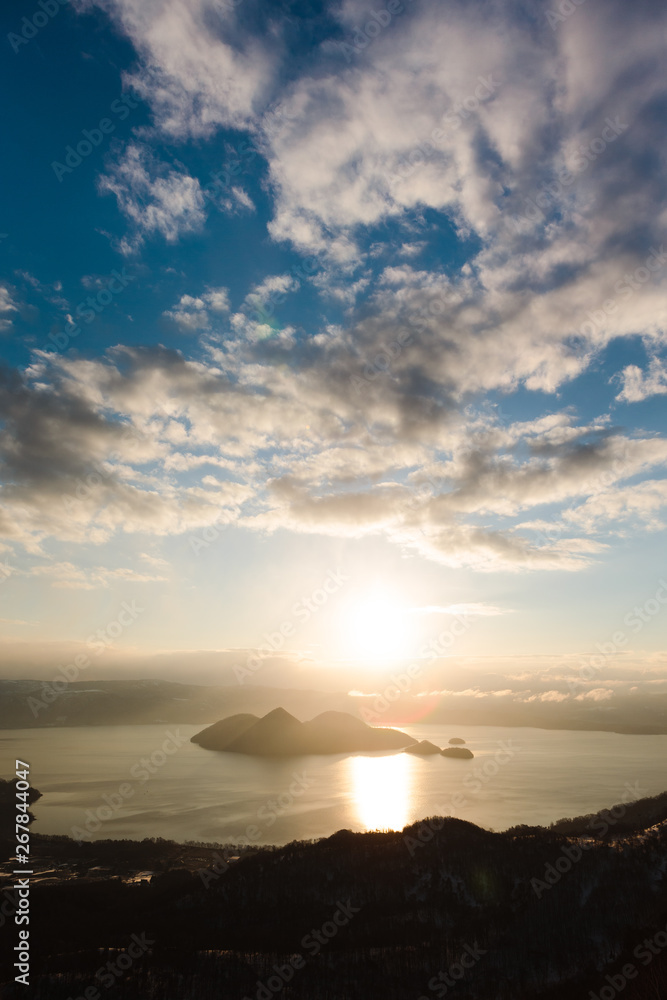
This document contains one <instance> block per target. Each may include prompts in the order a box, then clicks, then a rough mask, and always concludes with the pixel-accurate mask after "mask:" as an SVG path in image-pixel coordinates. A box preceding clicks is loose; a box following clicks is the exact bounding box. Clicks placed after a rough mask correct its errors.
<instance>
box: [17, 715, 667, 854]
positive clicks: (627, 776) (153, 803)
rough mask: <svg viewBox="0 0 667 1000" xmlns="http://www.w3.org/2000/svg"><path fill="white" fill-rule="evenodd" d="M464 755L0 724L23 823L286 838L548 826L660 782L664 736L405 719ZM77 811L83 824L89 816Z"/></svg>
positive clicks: (93, 830) (417, 732)
mask: <svg viewBox="0 0 667 1000" xmlns="http://www.w3.org/2000/svg"><path fill="white" fill-rule="evenodd" d="M402 728H403V730H404V731H405V732H409V733H410V735H411V736H413V737H415V738H416V739H429V740H432V741H433V742H434V743H436V744H438V745H439V746H446V745H447V742H448V740H449V739H450V737H452V736H459V737H463V738H464V739H465V740H466V743H467V746H468V747H469V748H470V749H471V750H472V751H473V753H474V754H475V758H474V760H456V759H447V758H444V757H441V756H439V755H438V756H433V757H417V756H413V755H411V754H407V753H371V754H357V755H354V756H342V755H340V756H339V755H337V756H330V757H328V756H325V757H319V756H308V757H298V758H289V759H275V758H274V759H266V758H258V757H246V756H243V755H241V754H230V753H216V752H213V751H210V750H203V749H202V748H201V747H199V746H197V745H196V744H194V743H190V742H189V739H190V737H191V736H192V735H193V734H194V733H196V732H197V731H198V730H199V729H201V726H194V725H182V726H168V725H150V726H99V727H90V728H70V729H66V728H64V729H21V730H2V731H0V764H1V767H2V770H1V774H2V776H3V777H10V776H11V775H12V774H13V772H14V761H15V758H16V757H19V758H20V759H21V760H23V761H27V762H28V763H29V764H30V775H31V784H32V785H33V786H34V787H35V788H37V789H39V791H41V792H42V793H43V797H42V798H41V799H40V800H39V801H38V802H37V803H36V804H35V806H33V811H34V813H35V815H36V816H37V820H36V822H35V823H34V824H33V825H32V827H31V830H32V831H34V832H36V833H60V834H68V835H70V836H72V835H74V836H77V837H80V833H77V832H76V831H75V832H74V834H73V830H72V828H73V827H74V828H78V830H79V831H86V832H88V833H89V834H90V837H91V838H92V839H99V838H131V839H137V840H139V839H142V838H144V837H164V838H167V839H171V840H176V841H180V842H184V841H187V840H194V841H211V842H217V843H257V844H267V843H268V844H284V843H287V842H288V841H290V840H294V839H302V840H307V839H310V838H317V837H326V836H329V835H330V834H332V833H334V832H335V831H336V830H340V829H342V828H347V829H351V830H374V829H401V828H402V827H403V826H404V825H405V824H407V823H411V822H412V821H414V820H417V819H422V818H423V817H425V816H429V815H435V814H441V815H442V814H449V815H453V816H459V817H460V818H462V819H466V820H470V821H471V822H473V823H477V824H478V825H480V826H483V827H486V828H487V829H495V830H504V829H507V828H508V827H510V826H514V825H515V824H518V823H529V824H548V823H550V822H553V821H554V820H557V819H560V818H562V817H564V816H576V815H581V814H583V813H590V812H596V811H597V810H599V809H603V808H607V807H609V806H612V805H614V804H615V803H617V802H621V801H623V800H624V799H625V800H626V801H630V800H631V799H634V798H636V797H637V795H639V797H644V796H646V795H655V794H657V793H658V792H662V791H665V790H666V789H667V778H666V776H665V760H666V759H667V736H622V735H618V734H615V733H590V732H569V731H562V730H542V729H512V728H506V727H493V726H465V727H461V728H460V729H457V728H456V727H452V726H429V725H411V726H403V727H402ZM86 823H87V828H86Z"/></svg>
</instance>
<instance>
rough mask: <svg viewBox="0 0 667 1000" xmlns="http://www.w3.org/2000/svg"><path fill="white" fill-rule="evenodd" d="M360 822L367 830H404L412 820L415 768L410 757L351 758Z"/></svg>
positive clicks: (350, 764)
mask: <svg viewBox="0 0 667 1000" xmlns="http://www.w3.org/2000/svg"><path fill="white" fill-rule="evenodd" d="M348 764H349V768H350V779H351V785H352V792H353V796H354V803H355V806H356V811H357V819H358V820H359V822H360V823H361V824H362V825H363V826H364V827H365V828H366V829H367V830H402V829H403V827H404V826H405V825H406V824H407V823H408V822H409V821H410V805H411V793H412V780H411V779H412V765H413V764H414V761H413V760H411V759H410V757H409V756H408V754H405V753H397V754H391V755H388V756H384V757H350V758H348Z"/></svg>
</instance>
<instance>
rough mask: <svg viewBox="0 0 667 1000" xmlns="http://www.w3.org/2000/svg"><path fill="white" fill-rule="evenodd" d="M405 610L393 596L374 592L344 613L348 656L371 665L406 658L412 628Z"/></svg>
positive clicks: (358, 600) (356, 602)
mask: <svg viewBox="0 0 667 1000" xmlns="http://www.w3.org/2000/svg"><path fill="white" fill-rule="evenodd" d="M407 618H408V616H407V615H406V612H405V609H404V608H403V607H402V606H401V604H400V602H399V601H398V600H397V599H396V598H395V597H393V595H391V594H388V593H386V592H374V593H372V594H369V595H367V596H365V597H363V598H361V599H355V600H353V601H352V602H351V603H350V604H349V605H348V606H347V608H346V610H345V622H344V626H343V628H344V635H343V641H344V643H345V646H346V647H347V652H348V655H350V656H352V657H354V658H355V659H360V660H364V661H366V662H368V663H386V662H387V660H391V659H394V658H399V657H402V656H405V655H406V653H407V646H408V640H409V628H408V624H407Z"/></svg>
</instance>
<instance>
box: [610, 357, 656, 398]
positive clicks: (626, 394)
mask: <svg viewBox="0 0 667 1000" xmlns="http://www.w3.org/2000/svg"><path fill="white" fill-rule="evenodd" d="M619 378H620V380H621V382H622V383H623V387H622V389H621V391H620V392H619V394H618V395H617V397H616V399H617V400H618V401H619V402H622V403H641V402H642V400H644V399H648V398H649V397H650V396H664V395H665V393H667V368H665V365H664V363H663V362H662V361H661V360H660V358H657V357H654V358H651V361H650V363H649V367H648V371H643V370H642V369H641V368H639V366H638V365H627V366H626V367H625V368H624V369H623V371H622V372H621V373H620V375H619Z"/></svg>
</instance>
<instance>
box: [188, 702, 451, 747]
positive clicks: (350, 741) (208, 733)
mask: <svg viewBox="0 0 667 1000" xmlns="http://www.w3.org/2000/svg"><path fill="white" fill-rule="evenodd" d="M190 742H191V743H198V744H199V746H201V747H204V749H205V750H224V751H226V752H227V753H247V754H257V755H260V756H265V757H278V756H283V757H287V756H299V755H302V754H329V753H331V754H334V753H359V752H363V751H369V750H404V749H406V748H410V747H412V746H413V745H417V741H416V740H414V739H413V738H412V737H411V736H408V735H407V733H402V732H401V731H400V730H398V729H379V728H378V729H375V728H373V727H372V726H367V725H366V723H365V722H362V721H361V719H357V718H355V717H354V716H353V715H349V714H348V713H347V712H322V714H321V715H318V716H317V717H316V718H314V719H311V721H310V722H299V720H298V719H296V718H295V717H294V716H293V715H290V713H289V712H286V711H285V709H284V708H274V710H273V711H272V712H269V713H268V715H265V716H264V717H263V718H261V719H260V718H258V717H257V716H256V715H249V714H242V715H232V716H230V717H229V718H227V719H221V720H220V722H216V723H214V724H213V725H212V726H209V727H208V728H207V729H204V730H202V732H200V733H197V734H196V735H195V736H193V737H192V739H191V741H190ZM435 752H436V753H437V752H438V748H437V747H436V748H435Z"/></svg>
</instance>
